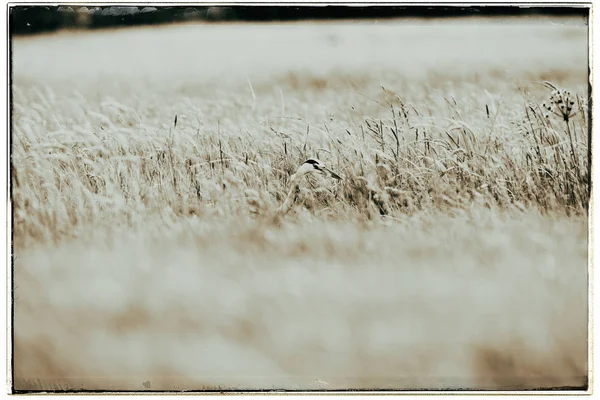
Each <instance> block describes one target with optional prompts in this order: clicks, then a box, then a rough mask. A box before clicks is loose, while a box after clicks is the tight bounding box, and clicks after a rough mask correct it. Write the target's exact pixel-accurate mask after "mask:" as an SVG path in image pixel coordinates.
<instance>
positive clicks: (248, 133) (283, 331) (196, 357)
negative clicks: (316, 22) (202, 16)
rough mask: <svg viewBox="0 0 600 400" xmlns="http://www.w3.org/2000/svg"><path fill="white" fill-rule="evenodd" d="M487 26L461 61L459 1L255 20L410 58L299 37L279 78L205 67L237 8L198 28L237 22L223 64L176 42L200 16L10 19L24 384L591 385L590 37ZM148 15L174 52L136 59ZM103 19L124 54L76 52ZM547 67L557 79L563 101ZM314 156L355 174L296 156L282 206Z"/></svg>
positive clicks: (150, 34) (293, 34) (466, 33)
mask: <svg viewBox="0 0 600 400" xmlns="http://www.w3.org/2000/svg"><path fill="white" fill-rule="evenodd" d="M480 23H481V25H480V26H481V28H480V29H481V38H480V40H481V43H480V42H477V41H475V42H474V43H472V44H473V46H475V48H477V47H478V46H482V45H483V44H484V43H485V41H486V40H488V41H489V40H493V41H494V43H496V44H497V46H498V47H497V48H498V49H503V50H502V51H504V53H502V52H500V54H499V55H498V54H490V57H492V59H495V60H496V61H488V62H487V64H486V63H485V62H484V61H485V60H483V59H481V58H480V56H479V54H477V53H476V52H472V53H469V52H466V53H464V54H463V57H462V62H464V64H456V62H458V61H457V60H459V59H460V57H459V58H456V57H457V54H455V53H452V52H450V50H448V49H454V50H453V51H454V52H457V51H459V48H458V47H456V43H455V42H454V41H455V40H459V41H460V40H461V39H465V38H472V36H471V35H472V30H471V29H467V28H466V27H465V26H461V25H460V24H458V25H456V24H457V23H456V22H452V23H450V24H448V25H447V26H446V28H445V29H446V30H443V29H442V30H441V31H440V29H441V28H440V26H438V27H437V28H436V29H434V30H433V31H432V32H434V33H431V32H430V33H429V34H427V35H424V36H421V35H417V34H416V33H417V32H424V30H423V29H424V28H422V27H421V30H419V28H420V27H418V26H417V27H414V26H409V27H408V28H407V27H403V26H395V25H393V24H391V25H390V26H387V25H386V26H385V27H384V28H381V27H380V28H378V29H375V30H373V31H370V32H374V33H372V35H373V37H370V36H369V35H366V34H365V36H360V37H361V38H363V39H360V40H359V39H358V36H356V35H357V33H359V32H365V31H364V29H365V28H364V27H363V28H361V27H360V26H357V27H353V28H348V27H342V28H340V29H341V30H340V31H336V30H335V25H332V26H334V28H333V30H331V31H328V30H327V29H328V28H324V27H322V26H321V27H320V28H319V29H321V30H316V31H315V32H316V33H314V34H313V35H314V37H313V35H308V34H307V31H306V30H303V29H300V28H298V27H296V28H293V27H294V25H290V26H291V27H292V28H290V26H287V28H285V29H284V28H282V27H281V26H280V27H271V28H269V27H265V26H263V27H256V26H255V27H252V29H255V33H254V34H255V35H258V36H260V35H266V36H265V39H266V38H269V37H272V35H273V30H275V32H278V33H280V34H281V36H278V38H277V39H275V38H274V39H273V43H274V47H275V48H277V47H278V46H281V45H282V43H285V40H284V39H283V38H284V37H287V38H288V39H289V40H288V42H287V43H302V44H301V45H298V44H297V45H296V46H298V47H299V49H300V50H298V53H302V50H301V49H302V46H306V45H307V44H312V45H313V46H315V47H314V49H316V50H314V49H313V47H311V50H310V51H313V52H316V53H315V54H313V55H315V56H317V55H318V54H321V53H323V54H329V57H330V59H332V60H336V59H338V58H339V59H340V60H342V61H343V62H347V61H349V60H350V59H351V56H352V54H351V53H348V52H349V51H351V49H356V48H358V49H361V48H362V49H363V51H364V52H365V54H370V53H369V52H370V51H373V49H372V48H371V47H370V46H371V45H372V44H373V43H378V45H377V46H379V47H381V48H385V49H387V50H388V51H392V50H396V47H394V46H395V44H394V43H395V42H394V41H393V40H390V39H389V38H390V36H391V37H392V38H394V36H393V35H394V32H396V31H395V29H398V32H401V33H403V36H402V35H401V36H402V37H412V40H413V42H414V43H413V44H412V46H411V47H406V45H402V46H400V47H399V48H400V49H403V51H404V52H405V53H404V54H402V59H403V60H404V59H411V58H410V55H411V54H410V51H411V49H412V48H413V47H414V48H420V50H419V52H416V53H415V54H414V56H415V57H416V60H417V61H419V62H420V64H419V63H417V64H416V66H415V65H412V66H408V67H405V64H406V63H398V64H393V63H392V61H393V59H392V57H391V56H389V55H386V56H385V57H382V59H381V60H377V59H376V60H369V63H367V61H364V60H363V61H360V62H358V61H356V62H354V63H353V64H352V65H351V67H349V68H342V67H341V66H340V65H336V64H335V62H333V63H332V64H331V65H327V66H322V65H321V66H319V68H317V70H313V69H310V68H308V69H303V68H304V67H303V65H304V64H302V63H300V64H298V65H293V64H292V62H291V61H293V60H295V59H296V58H298V57H297V56H295V55H294V54H293V48H294V46H291V47H292V50H288V53H286V54H289V57H290V60H288V61H287V63H286V62H284V61H285V60H283V61H282V60H281V59H279V60H278V61H276V62H275V66H273V65H270V68H271V69H270V70H269V71H270V73H271V76H269V77H268V79H267V78H265V77H264V76H263V77H262V78H260V76H261V75H260V73H258V72H257V73H256V74H254V72H255V71H253V70H251V71H246V72H245V73H244V74H239V71H237V69H238V68H239V65H238V64H236V63H235V62H234V63H233V66H231V71H233V72H232V74H231V75H230V76H229V79H224V80H223V81H218V82H217V81H215V80H214V79H213V76H212V75H211V73H210V72H211V71H212V72H213V73H215V71H217V70H218V63H219V61H218V60H220V59H223V60H226V61H227V62H226V64H227V63H229V62H230V61H232V60H231V59H230V58H231V57H233V55H235V54H239V55H243V54H246V53H247V52H250V50H249V49H248V48H247V47H248V46H250V45H249V44H248V43H247V42H246V41H244V40H242V37H243V36H240V35H241V34H243V35H245V34H246V33H244V32H249V31H244V30H241V31H240V30H239V27H238V28H233V27H231V28H230V29H231V30H229V31H227V30H226V29H225V28H224V27H218V28H211V29H220V30H221V31H220V32H221V33H222V34H224V35H225V36H224V37H225V38H230V39H231V38H232V37H235V38H238V39H239V40H240V43H242V44H243V46H240V45H239V44H237V45H232V44H231V43H234V42H233V41H232V42H231V43H230V41H228V40H225V39H224V40H223V43H224V45H223V48H220V52H221V53H219V54H220V58H219V57H217V58H215V59H216V60H217V61H215V60H213V59H211V58H210V57H208V56H204V57H202V56H201V55H198V54H195V53H194V55H185V54H187V53H183V52H182V50H184V49H189V48H188V47H185V46H183V44H181V43H180V42H178V41H177V40H176V38H179V39H180V40H185V39H184V36H183V35H184V34H189V35H192V37H196V38H197V39H198V40H200V42H202V40H207V38H206V37H204V36H203V35H206V34H205V33H201V32H200V31H198V30H197V29H198V28H197V27H172V28H170V29H166V28H161V29H158V30H156V31H149V30H129V31H128V30H125V31H122V32H121V33H119V32H109V33H105V34H103V35H84V36H83V37H80V38H75V37H73V36H69V35H66V36H64V37H63V36H61V35H55V36H50V37H42V38H39V39H38V41H37V42H36V41H35V40H23V41H15V42H14V44H13V46H14V48H13V51H14V55H15V60H14V64H13V65H14V66H15V70H14V85H13V87H12V132H11V133H12V141H11V173H12V175H11V179H12V182H11V183H12V207H13V208H12V211H13V218H14V219H13V228H14V229H13V239H14V244H15V254H14V257H15V261H14V283H15V290H14V296H15V320H14V326H15V343H14V345H15V348H14V349H15V364H14V371H15V387H16V388H18V389H23V390H26V389H44V390H45V389H77V388H84V389H93V388H95V389H129V390H138V389H139V390H145V389H158V390H162V389H199V388H251V387H252V388H288V389H289V388H305V389H308V388H326V389H332V388H338V389H339V388H376V387H379V388H404V389H407V388H487V389H508V388H512V389H522V388H539V387H545V388H547V387H557V386H559V387H561V386H570V387H574V386H577V387H582V386H585V384H586V378H587V269H586V261H587V241H586V239H587V237H586V229H587V221H586V215H587V210H588V200H589V187H590V175H589V134H588V130H589V125H588V118H589V115H588V94H587V85H586V81H585V74H582V73H581V71H582V70H585V68H582V65H583V64H582V63H585V54H586V53H585V52H582V50H583V49H584V47H585V46H583V42H584V40H583V41H582V38H585V35H583V36H582V28H581V27H578V26H575V27H573V26H568V25H565V27H557V28H556V27H555V28H553V29H549V27H548V26H546V25H544V24H539V25H536V24H533V25H531V26H528V25H523V26H521V25H518V24H516V25H515V26H512V27H511V25H507V26H508V27H507V26H505V27H504V28H500V27H499V26H496V25H494V24H493V23H491V22H488V23H483V22H480ZM248 29H251V28H248ZM269 29H271V30H269ZM361 29H363V31H361ZM381 29H382V30H381ZM503 29H504V30H503ZM380 30H381V31H380ZM227 32H228V33H227ZM444 32H446V35H445V36H444V35H442V33H444ZM524 32H525V33H526V32H529V33H531V35H529V36H526V38H525V36H523V33H524ZM119 35H121V36H119ZM378 35H379V36H378ZM432 35H433V36H432ZM230 36H231V37H230ZM355 36H356V37H355ZM348 37H354V38H355V39H356V40H359V42H357V43H361V46H362V47H360V46H359V47H356V46H357V45H356V43H355V45H354V46H350V47H348V44H347V43H345V40H346V39H347V38H348ZM151 38H155V39H156V40H158V41H159V42H160V41H165V40H167V39H166V38H170V39H169V40H170V41H171V42H172V43H179V44H178V45H177V46H174V47H173V48H171V51H173V52H175V54H176V55H178V56H179V58H178V57H173V55H172V54H171V55H170V56H169V57H170V58H167V57H166V55H163V56H164V57H163V60H162V64H160V63H158V64H156V63H155V64H151V65H150V66H149V65H148V64H145V63H143V62H142V61H143V60H146V61H147V58H148V57H150V55H151V57H156V54H154V53H150V52H149V50H148V49H147V47H145V45H144V43H146V42H148V43H150V39H151ZM203 38H204V39H203ZM323 38H325V39H323ZM386 38H387V39H386ZM519 38H521V39H522V40H521V41H520V42H519V45H517V46H513V45H514V43H515V40H517V39H519ZM292 39H293V40H292ZM322 39H323V40H322ZM376 39H377V40H376ZM386 40H387V41H386ZM102 41H104V42H106V43H104V45H105V47H103V48H104V49H105V50H106V54H107V55H110V54H111V53H113V52H114V53H115V54H120V55H121V56H120V57H119V58H116V60H120V65H121V67H120V68H122V70H121V71H119V70H118V69H115V68H116V66H117V64H119V63H117V64H114V65H113V64H110V65H109V64H106V63H107V62H108V61H106V60H113V61H111V63H116V62H117V61H114V60H115V58H110V57H108V58H106V59H102V60H100V59H98V60H96V61H98V64H99V66H96V67H94V66H92V65H88V64H86V63H87V62H88V61H86V59H85V58H81V59H79V58H76V57H75V56H74V55H73V54H74V53H73V52H72V51H73V50H70V49H79V50H81V52H83V53H86V52H89V51H90V50H89V45H90V44H94V46H95V47H94V48H98V46H99V45H100V44H101V43H103V42H102ZM444 41H446V42H444ZM280 42H281V43H280ZM86 43H87V44H88V45H87V46H85V44H86ZM117 43H118V44H117ZM132 43H134V44H139V46H138V47H136V49H138V51H139V54H138V58H135V57H131V56H130V55H128V54H127V49H130V47H128V46H129V45H130V44H132ZM415 43H417V44H418V43H421V46H417V45H415ZM434 43H435V44H436V46H439V47H440V48H441V47H443V44H444V43H446V45H447V48H446V50H445V51H446V52H442V53H439V52H438V53H435V52H433V50H436V49H437V50H440V49H439V48H438V47H436V48H435V49H434V48H432V47H431V46H433V44H434ZM509 43H511V45H510V46H509V45H508V44H509ZM108 44H110V45H111V46H114V47H108ZM43 46H50V48H51V49H53V51H54V52H55V57H54V58H52V60H49V61H48V65H47V66H46V70H45V71H42V70H39V69H37V68H40V67H39V64H36V63H34V62H33V61H35V60H38V57H39V56H40V54H42V55H43V54H44V51H47V48H48V47H44V48H45V49H46V50H43V51H42V50H41V49H42V47H43ZM232 46H233V47H232ZM236 46H237V47H236ZM552 46H555V47H552ZM242 47H243V49H242ZM288 47H289V46H288ZM379 47H378V48H379ZM434 47H435V46H434ZM286 48H287V47H286ZM482 48H485V47H482ZM553 48H555V49H558V50H560V51H561V54H562V56H561V57H562V58H561V57H557V56H556V54H554V53H553V52H552V51H549V50H548V49H553ZM36 49H37V50H38V51H36ZM178 49H179V50H178ZM225 49H227V50H228V51H232V53H231V54H229V53H227V54H228V56H226V52H225ZM235 49H238V50H239V53H236V52H235V51H234V50H235ZM334 50H335V51H334ZM558 50H556V51H558ZM186 51H187V50H186ZM261 51H263V49H257V54H261V53H260V52H261ZM352 51H354V50H352ZM415 51H416V50H415ZM311 54H312V53H311ZM382 54H383V53H382ZM385 54H388V53H385ZM441 54H445V55H446V58H447V59H446V60H445V61H444V62H446V63H448V62H449V61H448V59H449V60H451V61H452V60H454V61H453V62H455V64H454V65H455V66H456V65H459V66H460V68H455V69H454V72H448V70H445V69H444V66H443V65H445V64H444V62H441V64H440V65H436V60H437V59H438V57H440V55H441ZM502 54H504V56H505V57H504V58H502V57H501V55H502ZM184 55H185V56H184ZM61 56H62V57H63V58H62V61H60V60H61ZM69 57H71V58H72V60H73V61H72V63H70V64H69V62H68V60H69V59H70V58H69ZM228 57H229V58H228ZM240 57H241V56H240ZM494 57H495V58H494ZM234 58H235V57H234ZM153 59H154V58H153ZM413 59H414V58H413ZM516 59H519V60H520V61H519V62H516V61H515V60H516ZM57 60H59V61H57ZM168 60H174V61H172V62H171V61H168ZM198 60H201V61H202V62H204V63H208V64H209V66H208V67H206V71H207V75H206V76H205V77H203V78H196V79H194V78H191V76H193V75H194V73H196V75H197V71H195V70H194V69H193V68H192V67H191V66H193V65H195V63H198ZM361 60H362V59H361ZM501 60H505V61H501ZM27 61H30V62H27ZM155 61H156V60H155ZM184 61H185V62H184ZM186 62H187V63H189V65H188V64H186ZM511 62H512V64H510V63H511ZM253 63H257V61H256V60H255V61H251V62H249V64H247V65H253ZM264 64H266V63H264ZM419 65H422V66H423V68H421V70H419V68H418V66H419ZM509 65H510V67H509ZM168 66H172V67H173V68H174V69H175V70H176V71H179V72H181V75H177V74H176V73H174V72H173V73H169V72H168ZM396 66H398V69H399V70H396V69H395V67H396ZM221 67H222V68H224V67H225V66H224V65H222V66H221ZM254 67H255V68H256V65H255V66H254ZM305 67H306V66H305ZM94 68H95V69H94ZM103 68H106V69H103ZM403 68H404V70H403ZM136 70H139V75H140V76H139V77H134V76H133V75H132V71H136ZM180 70H181V71H180ZM94 71H95V73H97V74H103V75H99V76H100V77H99V78H92V79H91V80H90V76H94V75H93V74H92V75H90V74H91V73H92V72H94ZM106 71H109V72H110V73H107V72H106ZM236 71H237V72H236ZM253 74H254V75H253ZM250 75H252V76H253V78H252V79H251V78H250V77H249V76H250ZM255 76H258V78H256V79H255V78H254V77H255ZM108 78H110V79H108ZM86 79H87V81H86ZM544 81H549V82H550V84H548V83H547V84H544V83H543V82H544ZM74 82H76V83H77V84H76V86H73V83H74ZM150 83H152V86H151V85H150ZM154 83H156V84H155V85H154ZM552 86H555V87H556V88H557V89H561V90H562V89H563V88H565V89H568V90H570V93H569V95H568V97H569V101H571V100H572V101H573V104H572V106H571V109H570V110H569V112H568V114H567V116H566V117H565V114H564V113H562V112H561V109H560V103H558V98H559V95H560V96H563V97H566V96H567V94H566V92H565V93H564V94H563V93H562V92H553V90H554V88H553V87H552ZM550 96H552V98H550ZM563 100H564V98H563ZM548 107H550V109H548ZM314 156H317V157H319V158H321V159H322V160H323V161H325V162H326V163H327V164H328V165H329V166H330V167H331V168H332V169H334V170H335V171H336V172H337V173H339V174H340V175H342V176H343V177H344V180H342V181H340V182H330V181H328V180H326V179H324V178H319V177H313V178H309V179H307V180H306V181H305V182H304V184H303V186H301V188H300V192H299V193H298V194H297V204H296V207H295V208H294V210H293V211H292V212H291V213H290V214H288V215H286V216H283V217H281V216H277V215H275V210H276V208H277V207H278V206H279V205H280V204H281V202H282V201H283V198H284V197H285V195H286V193H287V190H288V185H289V179H290V176H291V175H292V174H293V172H294V171H295V169H296V168H297V167H298V165H299V164H300V163H301V162H302V161H304V159H306V158H308V157H314Z"/></svg>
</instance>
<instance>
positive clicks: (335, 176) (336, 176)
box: [324, 168, 342, 181]
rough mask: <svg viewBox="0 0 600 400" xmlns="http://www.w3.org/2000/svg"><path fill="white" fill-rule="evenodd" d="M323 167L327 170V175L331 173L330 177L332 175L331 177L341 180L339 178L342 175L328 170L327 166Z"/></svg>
mask: <svg viewBox="0 0 600 400" xmlns="http://www.w3.org/2000/svg"><path fill="white" fill-rule="evenodd" d="M324 169H325V171H327V173H328V174H329V175H331V177H332V178H335V179H337V180H338V181H341V180H342V177H341V176H339V175H338V174H336V173H335V172H333V171H332V170H330V169H329V168H324Z"/></svg>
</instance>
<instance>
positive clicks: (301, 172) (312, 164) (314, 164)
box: [277, 158, 342, 214]
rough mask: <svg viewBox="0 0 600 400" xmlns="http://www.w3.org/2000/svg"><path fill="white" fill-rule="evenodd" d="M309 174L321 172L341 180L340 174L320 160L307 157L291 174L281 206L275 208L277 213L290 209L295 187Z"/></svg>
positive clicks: (292, 203) (283, 212)
mask: <svg viewBox="0 0 600 400" xmlns="http://www.w3.org/2000/svg"><path fill="white" fill-rule="evenodd" d="M309 174H321V175H325V176H330V177H332V178H334V179H337V180H342V177H341V176H339V175H338V174H336V173H335V172H333V171H332V170H330V169H329V168H327V167H326V166H325V164H324V163H323V162H322V161H321V160H318V159H316V158H309V159H308V160H306V161H304V162H303V163H302V165H301V166H300V167H299V168H298V170H297V171H296V173H295V174H294V175H292V178H291V185H290V191H289V193H288V195H287V197H286V199H285V201H284V202H283V204H282V205H281V207H279V209H278V210H277V211H278V213H279V214H285V213H287V212H288V211H290V209H291V208H292V206H293V205H294V197H295V194H296V189H297V188H298V185H299V184H300V181H301V180H302V178H303V177H304V176H306V175H309Z"/></svg>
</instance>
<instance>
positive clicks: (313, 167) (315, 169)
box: [294, 158, 342, 180]
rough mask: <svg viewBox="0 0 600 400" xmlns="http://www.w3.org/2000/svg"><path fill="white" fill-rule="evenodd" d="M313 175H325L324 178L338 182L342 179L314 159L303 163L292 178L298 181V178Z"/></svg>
mask: <svg viewBox="0 0 600 400" xmlns="http://www.w3.org/2000/svg"><path fill="white" fill-rule="evenodd" d="M314 173H317V174H321V175H325V176H331V177H332V178H335V179H338V180H341V179H342V177H341V176H339V175H338V174H336V173H335V172H333V171H332V170H330V169H329V168H327V167H326V166H325V164H323V162H322V161H320V160H317V159H316V158H309V159H308V160H306V161H304V163H302V165H301V166H300V168H298V171H296V173H295V174H294V177H295V179H299V178H301V177H303V176H304V175H307V174H314Z"/></svg>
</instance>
